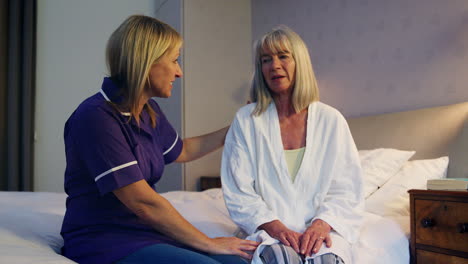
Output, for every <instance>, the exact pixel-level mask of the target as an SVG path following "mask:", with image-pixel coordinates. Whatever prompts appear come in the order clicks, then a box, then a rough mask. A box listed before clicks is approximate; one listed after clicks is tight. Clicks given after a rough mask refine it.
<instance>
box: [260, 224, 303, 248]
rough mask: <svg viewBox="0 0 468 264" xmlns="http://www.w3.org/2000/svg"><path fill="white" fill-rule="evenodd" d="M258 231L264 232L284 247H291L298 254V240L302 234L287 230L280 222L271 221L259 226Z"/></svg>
mask: <svg viewBox="0 0 468 264" xmlns="http://www.w3.org/2000/svg"><path fill="white" fill-rule="evenodd" d="M258 229H263V230H265V231H266V232H267V233H268V234H269V235H270V236H271V237H272V238H275V239H277V240H279V241H280V242H281V243H283V244H285V245H286V246H290V247H292V248H293V249H294V251H296V252H297V253H300V252H299V239H300V237H301V235H302V234H301V233H298V232H295V231H293V230H291V229H289V228H287V227H286V226H285V225H284V224H283V223H282V222H281V221H279V220H273V221H271V222H268V223H264V224H262V225H260V226H259V227H258Z"/></svg>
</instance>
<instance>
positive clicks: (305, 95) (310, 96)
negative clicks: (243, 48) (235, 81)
mask: <svg viewBox="0 0 468 264" xmlns="http://www.w3.org/2000/svg"><path fill="white" fill-rule="evenodd" d="M265 50H270V51H271V52H273V53H274V54H278V53H280V52H289V53H290V54H291V55H292V57H293V59H294V61H295V64H296V70H295V81H294V87H293V92H292V106H293V108H294V110H295V111H296V113H297V112H299V111H301V110H303V109H305V108H306V107H307V106H308V105H309V104H310V103H312V102H314V101H318V100H319V90H318V86H317V80H316V78H315V74H314V70H313V69H312V63H311V60H310V56H309V51H308V50H307V46H306V45H305V43H304V41H303V40H302V39H301V37H300V36H299V35H298V34H297V33H295V32H294V31H292V30H291V29H290V28H288V27H286V26H284V25H281V26H278V27H276V28H274V29H273V30H272V31H270V32H268V33H266V34H265V35H264V36H263V37H261V38H260V39H259V40H258V41H256V43H255V45H254V53H255V54H254V59H255V62H254V63H255V66H254V67H255V69H254V76H253V80H252V86H251V94H250V98H251V100H252V102H256V103H257V105H256V107H255V109H254V111H253V114H254V115H260V114H262V113H263V112H265V111H266V109H267V108H268V106H269V105H270V103H271V102H272V100H273V98H272V95H271V93H270V89H269V88H268V85H267V83H266V81H265V78H264V76H263V73H262V61H261V57H262V55H263V53H264V51H265Z"/></svg>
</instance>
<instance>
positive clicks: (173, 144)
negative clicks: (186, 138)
mask: <svg viewBox="0 0 468 264" xmlns="http://www.w3.org/2000/svg"><path fill="white" fill-rule="evenodd" d="M177 139H179V134H177V133H176V138H175V140H174V143H172V146H171V147H170V148H169V149H168V150H166V151H164V153H163V156H164V155H166V154H167V153H169V151H171V150H172V149H173V148H174V146H175V145H176V143H177Z"/></svg>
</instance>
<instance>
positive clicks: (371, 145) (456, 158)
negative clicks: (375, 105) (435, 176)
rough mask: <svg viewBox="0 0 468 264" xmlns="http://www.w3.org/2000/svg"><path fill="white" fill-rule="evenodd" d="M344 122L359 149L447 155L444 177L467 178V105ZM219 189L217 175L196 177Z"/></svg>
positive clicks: (202, 185)
mask: <svg viewBox="0 0 468 264" xmlns="http://www.w3.org/2000/svg"><path fill="white" fill-rule="evenodd" d="M347 121H348V123H349V127H350V129H351V133H352V134H353V137H354V141H355V142H356V145H357V147H358V149H360V150H362V149H375V148H396V149H401V150H415V151H416V154H415V155H414V156H413V157H412V159H431V158H438V157H441V156H447V155H448V156H449V159H450V161H449V168H448V174H447V177H449V178H468V102H465V103H460V104H453V105H447V106H441V107H431V108H424V109H419V110H412V111H405V112H396V113H389V114H381V115H373V116H367V117H359V118H349V119H348V120H347ZM220 186H221V181H220V178H219V177H217V176H213V177H201V178H200V189H201V190H204V189H208V188H214V187H220Z"/></svg>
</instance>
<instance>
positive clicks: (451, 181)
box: [427, 178, 468, 190]
mask: <svg viewBox="0 0 468 264" xmlns="http://www.w3.org/2000/svg"><path fill="white" fill-rule="evenodd" d="M427 189H428V190H468V178H446V179H437V180H427Z"/></svg>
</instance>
